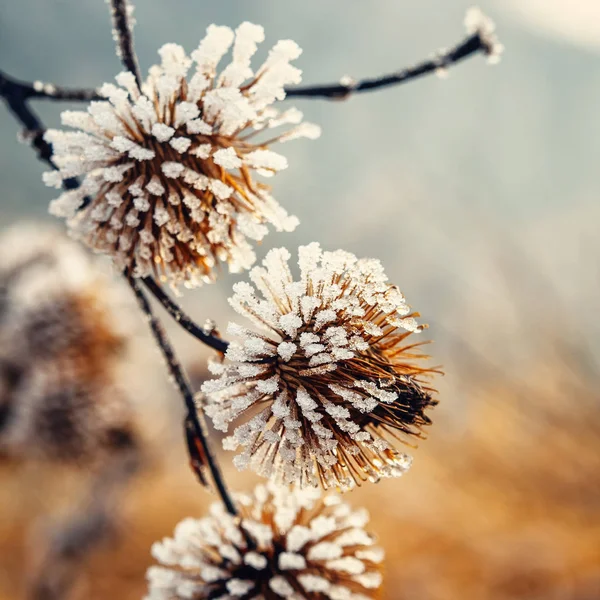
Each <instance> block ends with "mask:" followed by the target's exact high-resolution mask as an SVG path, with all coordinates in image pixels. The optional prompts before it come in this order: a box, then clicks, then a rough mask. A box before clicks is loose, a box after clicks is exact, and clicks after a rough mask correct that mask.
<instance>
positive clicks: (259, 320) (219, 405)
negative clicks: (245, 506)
mask: <svg viewBox="0 0 600 600" xmlns="http://www.w3.org/2000/svg"><path fill="white" fill-rule="evenodd" d="M289 259H290V254H289V252H288V251H287V250H285V249H284V248H279V249H274V250H271V251H270V252H269V253H268V254H267V257H266V258H265V260H264V261H263V266H261V267H254V268H253V269H252V270H251V272H250V278H251V280H252V283H253V284H254V286H253V285H251V284H249V283H246V282H240V283H237V284H235V285H234V288H233V289H234V295H233V297H232V298H231V299H230V304H231V305H232V306H233V307H234V308H235V309H236V311H237V312H238V313H240V314H241V315H242V316H244V317H247V318H248V319H250V321H251V322H252V324H253V325H254V326H255V327H256V329H248V328H246V327H242V326H240V325H237V324H230V325H229V329H228V332H229V333H230V334H231V335H237V336H238V337H240V338H241V339H240V341H239V342H233V343H231V344H230V345H229V348H228V350H227V354H226V359H227V362H225V363H221V362H216V361H215V362H213V363H212V370H213V372H214V373H215V374H216V375H217V376H218V378H217V379H214V380H210V381H208V382H206V383H205V384H204V385H203V386H202V390H203V392H204V393H205V394H206V395H207V403H206V406H205V407H204V410H205V412H206V414H207V415H209V416H210V417H211V418H212V420H213V423H214V425H215V427H216V428H217V429H220V430H223V431H227V430H228V428H229V424H230V423H231V422H233V421H236V420H238V419H240V418H244V417H245V422H244V423H243V424H241V425H239V426H237V427H236V428H235V430H234V432H233V435H232V436H230V437H228V438H226V439H225V440H224V442H223V444H224V446H225V447H226V448H228V449H230V450H234V449H236V448H238V447H241V448H242V453H241V454H240V455H238V456H237V457H236V458H235V459H234V463H235V464H236V465H237V466H238V467H239V468H245V467H247V466H248V465H250V466H252V467H253V468H254V469H255V470H257V471H258V472H259V473H261V474H263V475H265V476H267V477H274V478H276V479H277V480H282V481H284V482H285V483H295V482H300V483H301V484H302V485H312V486H316V485H322V486H324V487H326V488H327V487H331V486H339V487H341V488H342V489H348V488H350V487H352V486H353V485H355V484H357V483H358V484H360V483H361V482H363V481H366V480H371V481H376V480H377V479H379V478H380V477H391V476H397V475H401V474H402V473H403V472H404V471H405V470H406V469H407V468H408V467H409V465H410V458H409V457H408V456H407V455H406V454H404V453H402V452H398V451H397V450H396V449H395V448H394V445H393V443H392V440H393V437H397V436H398V435H402V434H404V435H405V436H420V435H421V428H422V427H423V425H427V424H429V422H430V421H429V418H428V417H427V416H426V414H425V411H426V409H427V408H429V407H430V406H432V405H434V404H435V403H436V401H435V400H433V399H432V397H431V390H430V389H429V388H428V387H427V385H426V383H425V381H426V378H427V376H429V375H430V374H431V373H432V371H430V370H429V369H427V368H426V367H423V366H420V365H419V364H418V362H417V360H418V359H419V358H425V357H424V356H422V355H420V354H419V352H418V346H419V344H418V343H414V342H412V341H411V340H409V338H410V336H411V335H412V334H413V333H416V332H419V331H421V329H422V328H423V326H421V325H418V323H417V321H416V318H415V317H417V316H418V314H417V313H412V312H411V310H410V308H409V306H408V305H407V304H406V301H405V299H404V296H403V295H402V293H401V292H400V290H399V289H398V288H397V287H396V286H394V285H391V284H390V283H389V282H388V280H387V277H386V275H385V273H384V271H383V267H382V265H381V263H380V262H379V261H378V260H373V259H357V258H356V257H355V256H354V255H353V254H350V253H349V252H344V251H342V250H337V251H335V252H323V251H322V250H321V248H320V246H319V244H317V243H313V244H310V245H308V246H301V247H300V249H299V251H298V266H299V268H300V279H299V280H294V278H293V276H292V272H291V269H290V266H289V264H288V261H289Z"/></svg>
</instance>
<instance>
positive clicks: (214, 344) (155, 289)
mask: <svg viewBox="0 0 600 600" xmlns="http://www.w3.org/2000/svg"><path fill="white" fill-rule="evenodd" d="M142 282H143V284H144V285H145V286H146V288H147V289H148V291H149V292H150V293H151V294H152V295H153V296H154V297H155V298H156V299H157V300H158V301H159V302H160V303H161V305H162V306H163V308H164V309H165V310H166V311H167V312H168V313H169V314H170V315H171V316H172V317H173V319H175V321H176V322H177V323H178V324H179V325H181V327H183V328H184V329H185V330H186V331H187V332H188V333H191V334H192V335H193V336H194V337H195V338H197V339H199V340H200V341H201V342H202V343H203V344H206V345H207V346H209V347H211V348H213V349H214V350H216V351H217V352H221V353H223V354H224V353H225V352H226V351H227V347H228V346H229V342H227V341H225V340H223V339H221V338H220V337H219V336H218V335H215V334H214V333H211V332H210V330H207V329H205V328H203V327H200V326H199V325H197V324H196V323H195V322H194V321H193V320H192V319H191V318H190V317H189V316H188V315H187V314H186V313H184V312H183V310H182V309H181V307H180V306H179V305H178V304H176V303H175V302H174V301H173V300H172V299H171V298H170V297H169V296H168V294H167V293H166V292H165V291H164V290H163V288H162V287H161V286H160V285H159V284H158V283H157V282H156V281H155V280H154V279H153V278H152V277H144V278H142Z"/></svg>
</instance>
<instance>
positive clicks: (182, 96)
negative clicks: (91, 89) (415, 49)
mask: <svg viewBox="0 0 600 600" xmlns="http://www.w3.org/2000/svg"><path fill="white" fill-rule="evenodd" d="M263 40H264V32H263V29H262V27H260V26H258V25H253V24H251V23H242V24H241V25H240V26H239V27H238V28H237V29H236V31H235V33H234V32H233V31H232V30H231V29H230V28H229V27H219V26H216V25H211V26H210V27H208V29H207V34H206V37H205V38H204V39H203V40H202V41H201V42H200V44H199V46H198V48H197V49H196V50H194V51H193V52H192V53H191V56H188V55H187V54H186V52H185V50H184V49H183V48H182V47H181V46H179V45H177V44H165V45H164V46H162V48H160V50H159V55H160V59H161V62H160V64H159V65H155V66H153V67H151V68H150V70H149V74H148V77H147V78H146V80H145V82H144V83H143V84H142V86H141V88H138V86H137V83H136V81H135V77H134V76H133V75H132V74H131V73H120V74H119V75H117V77H116V85H115V84H112V83H106V84H104V85H103V86H102V87H101V88H100V93H101V95H102V96H104V98H105V100H101V101H95V102H92V103H90V106H89V108H88V111H87V112H81V111H65V112H64V113H63V115H62V122H63V124H64V125H65V126H66V127H71V128H73V130H74V131H69V132H63V131H56V130H50V131H48V132H47V133H46V139H47V140H48V142H50V143H51V144H52V145H53V150H54V156H53V160H54V162H55V164H56V165H57V167H58V169H59V170H58V171H57V172H56V173H51V174H45V175H44V182H45V183H46V184H47V185H49V186H51V187H55V188H59V187H60V186H61V183H62V181H63V180H64V179H67V178H69V177H82V178H83V184H82V186H81V188H80V189H78V190H71V191H68V192H64V193H63V194H62V195H61V196H60V197H59V198H58V199H57V200H54V201H53V202H52V204H51V207H50V211H51V212H52V214H54V215H57V216H61V217H64V218H67V219H68V222H69V227H70V228H71V230H72V233H73V234H74V235H75V236H76V237H79V238H81V239H82V240H84V241H85V242H86V243H87V244H88V245H89V246H90V247H92V248H93V249H94V250H96V251H98V252H102V253H104V254H108V255H110V256H112V257H113V259H114V260H115V262H116V264H117V266H118V267H119V268H130V269H131V271H132V272H133V273H134V275H136V276H147V275H156V276H160V277H161V278H163V279H166V280H168V281H170V282H171V283H172V284H173V285H177V284H180V283H184V284H185V285H187V286H194V285H200V284H202V283H204V282H211V281H214V279H215V273H216V269H215V267H216V266H217V264H218V263H219V262H225V263H227V265H228V267H229V269H230V271H231V272H239V271H241V270H243V269H248V268H250V266H251V265H252V264H253V262H254V260H255V255H254V252H253V251H252V248H251V245H250V243H249V240H255V241H260V240H261V239H262V238H263V237H264V236H265V235H266V234H267V232H268V227H267V226H268V225H270V226H272V227H273V228H274V229H276V230H277V231H292V230H293V229H294V228H295V227H296V225H297V223H298V220H297V219H296V218H295V217H292V216H290V215H288V214H287V213H286V212H285V210H284V209H283V208H282V207H281V206H279V204H278V203H277V202H276V200H275V199H274V198H273V197H272V196H271V195H270V194H269V188H268V187H267V186H266V185H265V184H264V183H262V182H259V181H255V180H254V176H253V175H254V173H256V175H258V176H265V177H270V176H272V175H274V174H275V173H277V172H278V171H280V170H282V169H285V168H286V167H287V160H286V159H285V158H284V157H283V156H281V155H280V154H277V153H276V152H273V151H272V150H270V149H269V147H268V146H269V144H271V143H274V142H276V141H279V140H281V141H288V140H290V139H295V138H298V137H308V138H310V139H314V138H315V137H317V135H318V132H319V129H318V127H316V126H315V125H311V124H309V123H301V120H302V114H301V113H300V112H299V111H297V110H295V109H287V110H285V111H283V112H282V113H279V111H278V110H277V109H276V108H274V107H273V106H272V104H273V103H274V102H276V101H277V100H282V99H283V98H284V97H285V86H286V85H288V84H290V83H297V82H299V81H300V73H301V72H300V70H299V69H297V68H296V67H293V66H291V65H290V61H291V60H294V59H295V58H297V57H298V56H299V54H300V49H299V48H298V46H297V45H296V44H295V43H294V42H291V41H290V40H284V41H281V42H279V43H277V44H276V45H275V47H274V48H273V49H272V50H271V52H270V53H269V56H268V58H267V60H266V61H265V62H264V64H263V65H262V66H260V67H259V68H258V70H256V72H255V71H253V69H252V67H251V59H252V57H253V55H254V53H255V52H256V50H257V45H258V44H259V43H260V42H262V41H263ZM230 49H231V62H230V64H229V65H227V66H225V67H224V68H223V70H222V72H221V74H220V75H218V73H217V68H218V65H219V63H220V62H221V60H222V59H223V58H224V57H225V55H226V54H227V53H228V52H229V50H230ZM286 124H290V125H293V126H294V128H292V129H290V130H289V131H285V130H283V131H281V132H279V133H278V134H276V135H275V136H271V135H269V134H268V133H266V130H268V129H271V128H272V127H277V126H281V125H286ZM261 132H264V133H262V134H261ZM261 137H262V138H263V140H264V141H261ZM117 197H118V198H119V199H120V202H119V203H118V204H117V203H115V201H114V198H117ZM137 197H144V198H145V203H144V204H143V207H141V206H140V205H139V204H140V202H142V201H141V200H138V202H137V204H136V198H137ZM86 198H87V199H86ZM144 231H145V232H146V233H145V234H144V233H143V232H144Z"/></svg>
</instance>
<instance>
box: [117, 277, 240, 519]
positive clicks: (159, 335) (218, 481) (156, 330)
mask: <svg viewBox="0 0 600 600" xmlns="http://www.w3.org/2000/svg"><path fill="white" fill-rule="evenodd" d="M125 276H126V278H127V281H128V282H129V285H130V287H131V289H132V290H133V293H134V294H135V297H136V298H137V301H138V304H139V307H140V309H141V310H142V312H143V313H144V314H145V315H146V317H147V318H148V322H149V324H150V329H151V330H152V334H153V336H154V339H155V341H156V343H157V344H158V346H159V348H160V351H161V353H162V355H163V357H164V359H165V362H166V364H167V368H168V369H169V373H170V374H171V376H172V377H173V379H174V380H175V383H176V385H177V387H178V389H179V392H180V393H181V396H182V397H183V400H184V402H185V406H186V409H187V417H186V420H185V426H186V438H187V441H188V451H189V453H190V458H191V465H192V468H193V469H194V471H195V472H196V475H197V476H198V478H199V479H200V481H202V482H205V478H204V473H203V472H202V468H203V467H205V466H208V468H209V470H210V473H211V476H212V479H213V481H214V483H215V487H216V488H217V491H218V493H219V495H220V496H221V499H222V500H223V504H224V505H225V508H226V509H227V511H228V512H229V513H230V514H231V515H233V516H236V515H237V509H236V507H235V504H234V502H233V499H232V498H231V495H230V493H229V491H228V489H227V487H226V485H225V481H224V479H223V475H222V474H221V470H220V469H219V466H218V464H217V461H216V459H215V457H214V455H213V453H212V450H211V448H210V446H209V443H208V438H207V435H206V431H205V429H204V425H203V423H202V421H201V420H200V418H199V415H198V410H197V407H196V403H195V402H194V394H193V393H192V389H191V386H190V383H189V381H188V378H187V376H186V374H185V373H184V371H183V369H182V367H181V365H180V364H179V362H178V360H177V357H176V356H175V352H174V350H173V348H172V346H171V343H170V342H169V339H168V338H167V335H166V333H165V331H164V329H163V327H162V325H161V324H160V322H159V321H158V319H157V318H156V317H155V316H154V313H153V312H152V307H151V306H150V302H149V301H148V298H146V295H145V294H144V292H143V291H142V288H141V287H140V285H139V283H138V281H137V280H136V279H134V278H133V277H131V276H128V275H125Z"/></svg>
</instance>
